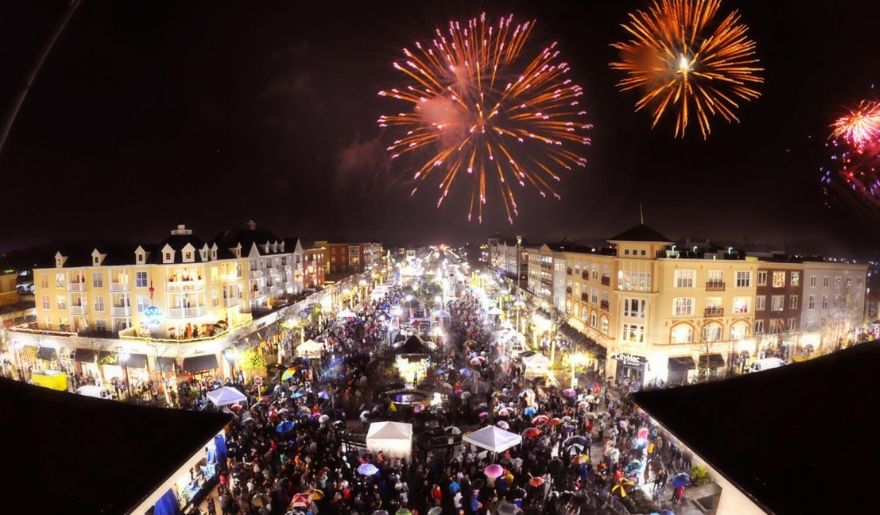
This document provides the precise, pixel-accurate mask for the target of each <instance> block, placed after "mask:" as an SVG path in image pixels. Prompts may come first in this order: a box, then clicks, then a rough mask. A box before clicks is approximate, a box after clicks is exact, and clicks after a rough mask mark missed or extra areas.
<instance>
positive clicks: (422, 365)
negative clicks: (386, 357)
mask: <svg viewBox="0 0 880 515" xmlns="http://www.w3.org/2000/svg"><path fill="white" fill-rule="evenodd" d="M430 355H431V349H430V347H428V346H427V345H426V344H425V342H423V341H422V339H421V338H419V337H418V336H417V335H412V336H410V337H409V338H408V339H407V340H406V341H405V342H404V343H403V345H401V346H399V347H397V348H396V349H394V356H395V364H396V365H397V372H398V373H399V374H400V377H401V378H403V380H404V381H406V382H409V383H411V384H412V385H417V384H419V382H420V381H421V380H422V379H424V378H425V377H426V376H427V374H428V366H429V365H430V363H431V356H430Z"/></svg>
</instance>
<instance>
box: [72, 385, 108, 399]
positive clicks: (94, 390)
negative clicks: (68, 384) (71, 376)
mask: <svg viewBox="0 0 880 515" xmlns="http://www.w3.org/2000/svg"><path fill="white" fill-rule="evenodd" d="M76 393H78V394H80V395H85V396H86V397H94V398H96V399H111V398H112V396H111V395H110V392H108V391H107V389H106V388H104V387H102V386H96V385H93V384H87V385H83V386H80V387H79V388H77V389H76Z"/></svg>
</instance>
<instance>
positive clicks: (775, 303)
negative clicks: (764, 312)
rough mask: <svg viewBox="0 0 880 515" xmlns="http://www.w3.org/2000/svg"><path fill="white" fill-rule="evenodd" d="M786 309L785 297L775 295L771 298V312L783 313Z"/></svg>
mask: <svg viewBox="0 0 880 515" xmlns="http://www.w3.org/2000/svg"><path fill="white" fill-rule="evenodd" d="M784 309H785V295H773V296H772V297H770V311H782V310H784Z"/></svg>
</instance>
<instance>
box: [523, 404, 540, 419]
mask: <svg viewBox="0 0 880 515" xmlns="http://www.w3.org/2000/svg"><path fill="white" fill-rule="evenodd" d="M537 412H538V410H536V409H535V408H533V407H531V406H529V407H528V408H526V409H524V410H523V415H525V416H527V417H531V416H532V415H534V414H535V413H537Z"/></svg>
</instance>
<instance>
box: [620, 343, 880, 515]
mask: <svg viewBox="0 0 880 515" xmlns="http://www.w3.org/2000/svg"><path fill="white" fill-rule="evenodd" d="M877 370H880V343H878V342H876V341H875V342H870V343H865V344H861V345H857V346H855V347H853V348H850V349H845V350H842V351H838V352H834V353H832V354H829V355H827V356H823V357H820V358H816V359H812V360H810V361H806V362H803V363H797V364H793V365H786V366H784V367H780V368H775V369H772V370H767V371H764V372H758V373H754V374H748V375H745V376H741V377H737V378H733V379H728V380H725V381H718V382H714V383H704V384H699V385H695V386H685V387H681V388H672V389H666V390H653V391H646V392H639V393H636V394H635V395H634V400H635V402H636V403H637V404H638V405H639V406H640V407H641V408H642V409H643V410H645V411H646V412H647V413H648V414H649V415H650V416H651V417H653V418H654V419H656V420H657V421H658V422H659V423H660V424H662V425H663V426H664V427H666V428H667V429H668V430H669V431H671V432H672V433H673V434H674V435H675V437H676V438H678V439H679V440H681V441H682V442H683V443H684V444H685V445H687V446H688V447H689V448H690V449H691V450H692V451H693V452H694V453H696V454H697V455H699V456H700V457H701V458H702V459H703V460H705V461H706V462H707V463H709V464H710V465H711V466H712V467H713V468H715V469H716V470H717V471H718V472H719V473H721V474H723V475H724V476H725V477H726V478H727V479H728V480H729V481H730V482H732V483H733V484H734V485H736V486H737V487H738V488H740V489H741V490H742V491H743V492H745V493H746V494H747V495H748V496H749V497H751V498H752V499H754V500H755V501H756V502H757V503H758V504H759V505H761V506H762V507H764V508H765V509H766V510H767V511H770V512H773V513H868V512H872V511H873V509H871V508H870V506H871V505H872V503H873V500H872V498H871V496H870V495H862V494H861V493H858V494H857V493H855V492H854V490H853V486H854V484H855V483H854V482H856V483H857V482H858V481H859V479H858V478H860V477H861V476H862V474H864V473H867V472H866V471H867V470H869V469H867V468H866V467H869V466H870V465H869V462H870V457H871V456H873V451H872V450H871V449H873V444H874V442H875V441H876V439H877V427H878V423H880V413H878V409H877V406H880V388H877V379H876V377H877ZM866 460H868V461H866ZM795 492H800V495H797V494H795ZM806 492H821V495H806V494H805V493H806Z"/></svg>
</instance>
